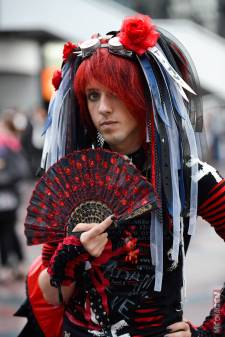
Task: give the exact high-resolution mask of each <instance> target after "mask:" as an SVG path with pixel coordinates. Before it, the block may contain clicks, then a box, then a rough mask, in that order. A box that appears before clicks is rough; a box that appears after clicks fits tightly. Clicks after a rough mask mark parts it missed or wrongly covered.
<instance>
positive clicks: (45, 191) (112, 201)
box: [25, 149, 157, 245]
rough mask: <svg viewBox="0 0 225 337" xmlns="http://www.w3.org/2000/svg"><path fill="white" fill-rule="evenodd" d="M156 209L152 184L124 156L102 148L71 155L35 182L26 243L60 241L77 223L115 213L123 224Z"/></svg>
mask: <svg viewBox="0 0 225 337" xmlns="http://www.w3.org/2000/svg"><path fill="white" fill-rule="evenodd" d="M156 207H157V200H156V196H155V194H154V191H153V187H152V185H151V184H150V183H149V182H148V181H147V179H146V178H145V177H143V176H142V175H141V173H140V171H139V170H138V169H137V168H136V167H135V166H134V165H133V164H132V163H131V162H130V160H129V159H128V158H126V157H125V156H123V155H121V154H119V153H115V152H111V151H109V150H103V149H96V150H93V149H88V150H82V151H74V152H73V153H71V154H69V155H67V156H65V157H63V158H62V159H60V160H59V161H58V162H57V163H56V164H54V165H53V166H51V167H50V168H49V169H48V171H47V172H46V173H45V174H44V175H43V176H42V177H41V178H40V180H39V181H38V183H37V185H36V187H35V189H34V191H33V194H32V197H31V200H30V204H29V206H28V209H27V216H26V220H25V234H26V236H27V242H28V244H29V245H32V244H39V243H44V242H51V241H57V240H60V239H62V238H64V237H65V236H66V235H67V233H68V232H71V231H72V229H73V228H74V227H75V225H76V224H78V223H81V222H83V223H99V222H102V221H103V220H104V219H105V218H106V217H107V216H109V215H111V214H114V216H115V218H116V221H120V220H121V221H126V220H129V219H132V218H134V217H137V216H139V215H141V214H143V213H145V212H148V211H150V210H152V209H154V208H156Z"/></svg>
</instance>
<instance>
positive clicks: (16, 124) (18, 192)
mask: <svg viewBox="0 0 225 337" xmlns="http://www.w3.org/2000/svg"><path fill="white" fill-rule="evenodd" d="M45 119H46V110H45V109H44V108H41V107H38V108H36V109H34V111H33V112H32V113H31V114H30V115H29V117H28V116H27V115H26V114H24V113H22V112H20V111H19V110H18V109H14V108H13V109H7V110H4V111H3V112H2V113H1V114H0V283H8V282H9V281H13V280H18V279H22V280H23V279H24V277H25V274H26V268H25V262H26V256H25V253H24V249H23V244H22V242H21V240H20V236H19V234H18V228H17V225H18V211H19V208H20V206H21V203H22V200H23V188H22V186H23V184H24V183H25V182H26V181H33V180H35V179H36V171H37V169H38V167H39V165H40V159H41V152H42V147H43V138H44V137H43V135H42V131H43V126H44V123H45Z"/></svg>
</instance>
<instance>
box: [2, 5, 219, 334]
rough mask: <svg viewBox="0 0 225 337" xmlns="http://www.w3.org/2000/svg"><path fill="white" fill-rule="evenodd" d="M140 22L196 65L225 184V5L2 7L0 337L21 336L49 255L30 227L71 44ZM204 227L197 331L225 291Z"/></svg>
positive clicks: (191, 284) (197, 250) (214, 246)
mask: <svg viewBox="0 0 225 337" xmlns="http://www.w3.org/2000/svg"><path fill="white" fill-rule="evenodd" d="M134 12H140V13H143V14H148V15H150V16H151V17H152V18H153V19H154V22H155V24H156V25H160V26H161V27H163V28H165V29H167V30H168V31H170V32H171V33H172V34H174V35H175V36H176V37H177V38H178V39H179V40H181V41H182V43H183V44H184V46H185V47H186V48H187V50H188V51H189V53H190V55H191V57H192V58H193V61H194V63H195V65H196V68H197V71H198V74H199V78H200V83H201V93H202V96H203V107H204V119H205V129H206V142H207V146H208V149H209V152H208V161H209V162H210V163H212V164H213V165H215V166H216V167H217V168H218V169H219V170H220V172H221V173H222V174H223V175H224V174H225V84H224V78H225V23H224V22H225V0H182V1H180V0H151V1H149V0H146V1H144V0H120V1H119V0H118V1H110V0H104V1H101V0H76V1H75V0H63V1H60V0H54V1H53V0H39V1H34V0H19V1H15V0H0V170H2V172H4V176H3V178H2V179H0V185H1V187H0V253H1V259H0V337H15V336H17V334H18V332H19V331H20V329H21V328H22V326H23V325H24V323H25V322H24V320H23V319H20V318H15V317H13V316H12V315H13V312H15V310H16V309H17V308H18V306H19V305H20V304H21V303H22V301H23V299H24V297H25V281H24V280H25V275H26V272H27V268H28V266H29V264H30V263H31V262H32V261H33V260H34V258H35V257H36V256H38V254H39V252H40V247H38V246H37V247H36V246H35V247H27V246H26V243H25V238H24V234H23V221H24V216H25V212H26V206H27V203H28V201H29V197H30V194H31V191H32V188H33V187H34V184H35V182H36V178H35V172H36V170H37V169H38V166H39V162H40V156H41V150H42V146H43V137H42V136H41V134H42V128H43V124H44V121H45V118H46V114H47V108H48V104H49V100H50V97H51V95H52V93H53V87H52V85H51V78H52V74H53V71H54V70H55V69H58V68H59V67H60V65H61V60H62V48H63V44H64V43H65V42H66V41H68V40H71V41H73V42H75V43H76V42H77V41H82V40H85V39H87V38H89V37H90V36H91V34H93V32H100V33H102V34H104V33H107V32H108V31H110V30H112V29H114V30H117V29H119V27H120V25H121V22H122V19H123V18H124V16H126V15H131V14H133V13H134ZM93 28H94V31H93ZM4 146H5V147H7V148H8V149H9V150H10V151H9V152H10V155H9V157H7V158H6V156H5V148H4ZM9 172H10V175H9ZM2 191H4V195H5V196H4V198H2V197H1V192H2ZM198 223H199V226H198V229H197V234H196V236H195V237H194V238H193V240H192V243H191V246H190V250H189V253H188V256H187V263H186V270H187V272H186V276H187V299H186V303H185V317H186V318H187V319H190V320H192V321H193V322H194V323H195V324H200V323H201V322H202V320H203V318H204V317H205V316H206V315H207V313H208V311H209V308H210V307H211V306H212V296H213V289H215V288H217V287H221V286H222V285H223V282H224V281H225V268H224V261H225V246H224V242H223V241H222V240H221V239H220V238H218V237H217V235H216V234H215V232H214V230H213V229H212V228H211V227H210V226H209V225H208V224H207V223H205V222H203V221H202V220H201V219H199V221H198Z"/></svg>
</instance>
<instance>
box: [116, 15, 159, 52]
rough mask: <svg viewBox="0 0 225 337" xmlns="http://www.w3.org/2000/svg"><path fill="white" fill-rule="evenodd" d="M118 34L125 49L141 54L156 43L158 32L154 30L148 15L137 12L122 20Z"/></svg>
mask: <svg viewBox="0 0 225 337" xmlns="http://www.w3.org/2000/svg"><path fill="white" fill-rule="evenodd" d="M118 36H119V38H120V42H121V43H122V45H123V46H124V47H125V48H126V49H128V50H132V51H134V52H136V53H137V54H138V55H142V54H144V53H145V52H146V50H147V49H148V48H149V47H153V46H154V45H155V44H156V42H157V40H158V38H159V36H160V34H159V33H158V32H157V31H156V30H155V26H154V25H153V24H152V22H151V19H150V17H149V16H147V15H141V14H138V15H136V16H130V17H127V18H126V19H125V20H124V21H123V23H122V27H121V29H120V33H119V34H118Z"/></svg>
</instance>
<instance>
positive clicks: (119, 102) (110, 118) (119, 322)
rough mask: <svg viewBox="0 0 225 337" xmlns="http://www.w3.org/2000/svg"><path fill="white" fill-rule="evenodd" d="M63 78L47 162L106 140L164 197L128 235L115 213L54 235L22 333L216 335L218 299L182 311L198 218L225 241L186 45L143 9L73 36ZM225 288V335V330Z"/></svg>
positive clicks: (219, 187)
mask: <svg viewBox="0 0 225 337" xmlns="http://www.w3.org/2000/svg"><path fill="white" fill-rule="evenodd" d="M53 84H54V86H55V88H56V94H55V95H54V97H53V98H52V101H51V103H50V107H49V113H48V120H47V123H46V128H45V145H44V149H43V155H42V163H41V168H42V169H43V171H47V170H48V168H49V167H52V165H54V164H55V163H56V162H57V161H58V160H60V159H61V158H63V157H64V156H65V155H68V154H70V153H72V152H73V151H79V150H83V149H98V148H103V149H107V150H108V151H112V152H116V153H119V154H121V155H123V156H126V158H129V160H130V161H131V162H132V163H133V164H134V165H135V167H136V168H137V169H138V170H139V171H140V172H141V174H142V175H143V176H144V177H146V178H147V180H148V181H149V182H150V183H151V185H152V188H153V191H154V195H155V197H156V199H157V205H158V206H157V207H156V208H154V209H152V211H151V212H147V213H145V214H143V215H141V216H139V217H137V218H134V219H132V220H130V221H129V222H127V223H126V226H125V228H124V227H122V228H123V229H122V230H120V233H119V234H117V236H116V234H115V233H114V236H113V235H112V236H111V235H109V230H110V228H111V227H112V226H113V223H114V221H115V217H114V215H113V214H112V215H110V216H108V217H107V218H106V219H104V220H103V221H102V222H100V223H84V222H81V223H78V224H76V225H75V227H74V228H73V230H72V232H71V233H70V234H69V235H67V236H66V237H65V238H64V239H62V240H61V241H60V242H58V241H57V240H55V242H54V238H52V239H51V240H50V239H49V242H47V243H44V244H43V248H42V256H41V257H40V258H39V259H38V260H36V261H35V263H34V264H33V265H32V267H31V268H30V271H29V274H28V279H27V289H28V299H29V301H28V302H29V303H26V305H24V306H23V307H22V308H21V309H20V310H19V312H18V313H17V314H18V315H23V314H24V313H27V316H28V317H29V318H30V319H29V322H28V324H27V326H26V327H25V329H24V330H23V332H22V333H21V335H20V336H25V335H28V334H29V331H31V330H32V333H33V334H34V330H36V331H37V330H38V327H39V328H40V329H39V331H37V335H39V336H52V337H53V336H70V337H74V336H76V337H77V336H79V337H83V336H85V337H87V336H90V337H91V336H126V337H128V336H131V337H134V336H135V337H139V336H140V337H141V336H148V337H150V336H154V337H160V336H165V335H166V336H167V337H190V336H205V337H206V336H213V335H214V334H215V324H214V323H215V317H214V310H213V309H212V311H211V313H210V315H209V316H208V317H207V318H206V320H205V322H204V323H203V324H202V325H201V326H199V327H195V326H193V325H192V324H191V323H190V322H189V321H184V319H183V299H184V288H185V287H184V286H185V280H184V273H183V269H184V263H185V254H186V251H187V249H188V246H189V242H190V238H191V235H192V234H194V232H195V226H196V217H197V216H198V215H199V216H201V217H203V218H204V219H205V220H206V221H208V222H209V223H210V224H211V225H212V226H213V227H214V229H215V231H216V232H217V234H218V235H219V236H220V237H221V238H223V239H225V223H224V221H225V220H224V218H225V217H224V215H225V203H224V200H225V180H224V179H223V178H222V177H221V175H220V174H219V173H218V172H217V171H216V170H215V169H214V168H213V167H211V166H210V165H208V164H207V163H205V162H203V161H201V160H200V159H199V155H198V147H197V140H198V139H199V137H198V136H199V134H200V132H201V131H202V127H203V121H202V111H201V100H200V97H199V95H198V93H199V85H198V79H197V74H196V72H195V68H194V66H193V64H192V62H191V59H190V57H189V56H188V54H187V52H186V51H185V50H184V48H183V46H182V45H181V44H180V43H179V42H178V41H177V40H176V39H175V38H174V37H173V36H171V35H170V34H169V33H168V32H166V31H164V30H163V29H161V28H159V27H155V26H154V25H153V24H152V21H151V19H150V17H148V16H144V15H139V14H138V15H136V16H133V17H127V18H125V19H124V21H123V23H122V26H121V28H120V30H119V31H112V32H109V33H108V34H107V35H105V36H100V35H98V34H95V35H93V36H92V38H91V39H89V40H87V41H84V42H82V43H79V44H78V45H75V44H73V43H72V42H68V43H67V44H65V46H64V51H63V64H62V69H61V70H59V71H57V72H56V73H55V74H54V77H53ZM27 235H28V232H27ZM115 236H116V237H115ZM30 243H31V244H32V243H36V242H35V240H33V241H32V240H31V241H30ZM124 247H125V249H123V248H124ZM223 296H224V291H221V296H220V299H221V301H220V326H219V330H218V326H217V331H216V333H217V334H215V335H216V336H224V335H225V334H224V322H225V304H224V297H223ZM37 303H38V304H37ZM28 305H29V307H28ZM28 308H29V309H28ZM31 316H32V317H31ZM34 321H35V322H36V327H35V329H34V328H33V326H34ZM32 324H33V325H32ZM29 329H30V330H29Z"/></svg>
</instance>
